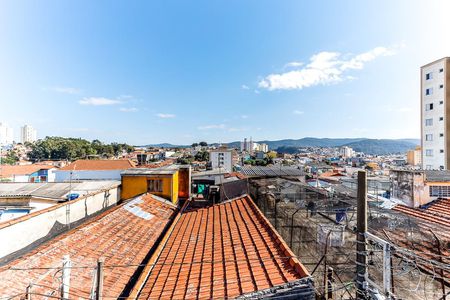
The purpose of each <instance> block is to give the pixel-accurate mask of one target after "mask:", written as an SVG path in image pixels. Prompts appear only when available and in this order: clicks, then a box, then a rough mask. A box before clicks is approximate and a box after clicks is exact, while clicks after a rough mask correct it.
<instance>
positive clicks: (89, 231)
mask: <svg viewBox="0 0 450 300" xmlns="http://www.w3.org/2000/svg"><path fill="white" fill-rule="evenodd" d="M139 199H140V200H139ZM139 212H141V213H139ZM175 213H176V208H175V207H174V206H173V205H171V204H168V203H163V202H161V201H159V200H156V199H154V198H153V197H152V196H151V195H144V196H142V197H140V198H139V197H138V198H135V199H134V200H131V201H128V202H126V203H124V204H122V205H120V206H118V207H116V208H114V209H113V210H112V211H111V210H110V211H107V212H105V213H103V214H101V215H99V216H98V217H96V218H94V219H93V220H92V221H90V222H89V223H87V224H84V225H82V226H79V227H77V228H75V229H73V230H71V231H69V232H67V233H65V234H62V235H60V236H58V237H56V238H55V239H52V240H51V241H49V242H47V243H45V244H42V245H40V246H39V247H37V248H36V249H34V250H33V251H32V252H30V253H28V254H26V255H24V256H23V257H20V258H18V259H16V260H14V261H12V262H10V263H9V264H7V265H5V266H3V267H1V268H0V295H13V294H16V293H22V292H24V291H25V288H26V286H27V285H28V284H29V283H30V282H31V283H34V284H36V285H34V286H33V292H38V293H39V292H40V293H47V292H51V290H52V289H55V290H56V294H54V295H53V296H55V295H58V294H59V291H58V287H59V282H58V280H59V278H58V276H59V275H60V272H59V271H58V269H40V268H59V267H60V266H61V261H62V257H63V256H64V255H70V260H71V262H72V267H73V268H72V269H71V281H70V285H71V287H70V288H71V292H72V294H71V297H73V298H71V299H78V297H77V296H79V297H83V299H84V298H87V297H89V293H90V290H91V287H92V282H93V278H92V276H93V272H94V267H95V266H96V262H97V259H98V258H100V257H104V258H105V262H104V265H105V268H104V291H105V293H107V294H108V295H107V296H109V297H114V298H116V297H118V296H119V295H120V294H121V292H122V291H123V289H124V287H125V286H126V284H127V283H128V282H129V280H130V277H131V276H132V275H133V274H134V272H135V271H136V269H137V268H138V266H137V265H139V264H141V263H142V262H143V260H144V258H145V257H146V255H147V254H148V253H149V251H150V249H151V247H152V246H153V245H154V244H155V242H156V240H157V239H158V237H159V236H160V235H161V233H162V231H163V229H164V227H165V226H166V225H167V223H168V222H169V220H170V219H171V218H172V217H173V216H174V215H175ZM124 265H131V266H126V267H125V266H124ZM83 266H87V267H88V268H77V267H83ZM108 266H116V267H108ZM117 266H123V267H117ZM29 268H33V269H29ZM36 268H37V269H36ZM14 269H16V270H14ZM17 269H19V270H17ZM22 269H24V270H22ZM44 286H46V287H44ZM106 291H107V292H106Z"/></svg>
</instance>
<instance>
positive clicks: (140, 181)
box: [120, 176, 147, 200]
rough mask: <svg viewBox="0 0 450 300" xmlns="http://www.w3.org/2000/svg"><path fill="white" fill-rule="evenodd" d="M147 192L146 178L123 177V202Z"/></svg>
mask: <svg viewBox="0 0 450 300" xmlns="http://www.w3.org/2000/svg"><path fill="white" fill-rule="evenodd" d="M146 192H147V178H146V177H145V176H122V188H121V197H120V199H121V200H125V199H129V198H132V197H135V196H137V195H140V194H143V193H146Z"/></svg>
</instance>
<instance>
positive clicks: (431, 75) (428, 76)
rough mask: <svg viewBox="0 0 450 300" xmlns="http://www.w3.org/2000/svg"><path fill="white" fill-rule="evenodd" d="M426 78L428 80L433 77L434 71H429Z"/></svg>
mask: <svg viewBox="0 0 450 300" xmlns="http://www.w3.org/2000/svg"><path fill="white" fill-rule="evenodd" d="M425 78H426V79H427V80H430V79H433V72H430V73H427V74H426V75H425Z"/></svg>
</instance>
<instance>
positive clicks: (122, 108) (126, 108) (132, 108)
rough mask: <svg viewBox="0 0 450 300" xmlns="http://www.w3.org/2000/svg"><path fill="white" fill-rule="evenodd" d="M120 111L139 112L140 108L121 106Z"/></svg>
mask: <svg viewBox="0 0 450 300" xmlns="http://www.w3.org/2000/svg"><path fill="white" fill-rule="evenodd" d="M119 110H120V111H123V112H137V111H138V109H137V108H136V107H121V108H119Z"/></svg>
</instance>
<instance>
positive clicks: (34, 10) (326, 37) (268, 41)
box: [0, 0, 450, 144]
mask: <svg viewBox="0 0 450 300" xmlns="http://www.w3.org/2000/svg"><path fill="white" fill-rule="evenodd" d="M449 3H450V2H448V1H421V2H420V1H264V0H263V1H261V0H259V1H256V0H255V1H233V0H232V1H230V0H227V1H214V0H208V1H167V0H164V1H2V2H0V45H1V47H0V104H1V106H0V107H1V109H0V121H2V122H6V123H8V124H9V125H10V126H12V127H14V129H15V132H16V137H17V138H18V133H19V130H18V129H19V126H20V125H22V124H24V123H28V124H31V125H33V126H34V127H35V128H37V130H38V136H39V137H45V136H46V135H61V136H72V137H83V138H88V139H94V138H98V139H101V140H103V141H106V142H110V141H119V142H128V143H132V144H146V143H159V142H170V143H175V144H190V143H192V142H194V141H200V140H206V141H207V142H229V141H234V140H240V139H243V138H244V137H250V136H252V137H253V139H254V140H261V139H283V138H301V137H305V136H315V137H370V138H418V137H419V135H420V134H419V130H420V115H419V101H420V99H419V68H420V66H421V65H423V64H426V63H428V62H430V61H433V60H435V59H438V58H441V57H444V56H449V55H450V39H449V38H448V37H449V36H450V32H449V31H450V18H448V12H449V11H450V4H449ZM424 13H426V18H425V17H424V16H423V15H424Z"/></svg>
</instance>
